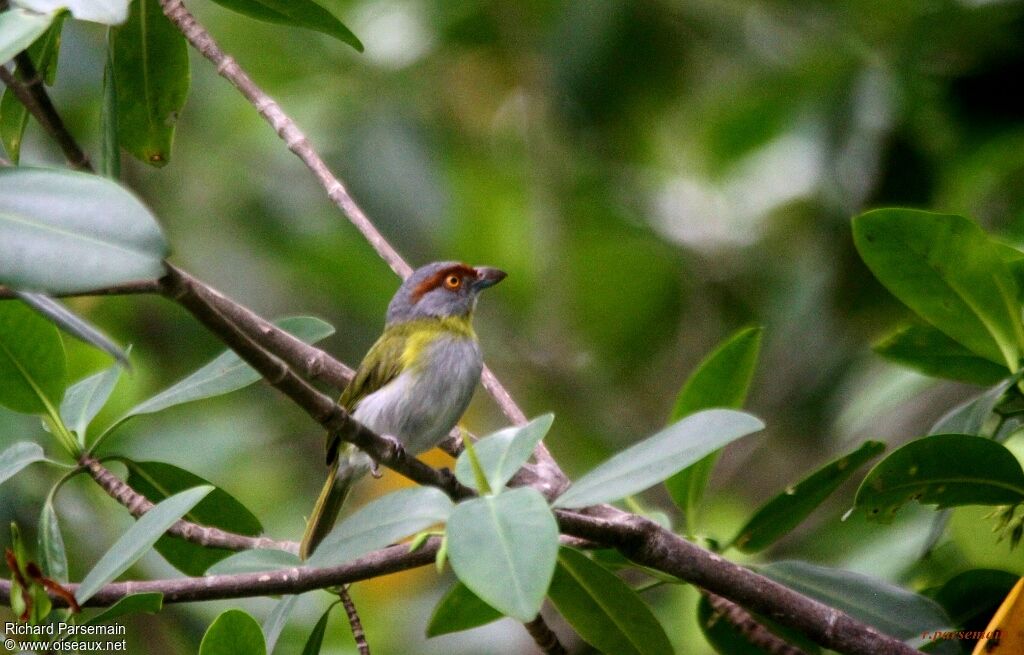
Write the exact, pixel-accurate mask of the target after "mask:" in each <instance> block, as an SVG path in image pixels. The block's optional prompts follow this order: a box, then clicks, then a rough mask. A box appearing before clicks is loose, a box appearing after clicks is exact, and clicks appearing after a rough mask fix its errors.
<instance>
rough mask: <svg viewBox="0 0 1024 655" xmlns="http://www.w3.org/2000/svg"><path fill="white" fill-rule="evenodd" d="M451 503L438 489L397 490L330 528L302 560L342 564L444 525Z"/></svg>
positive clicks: (328, 564)
mask: <svg viewBox="0 0 1024 655" xmlns="http://www.w3.org/2000/svg"><path fill="white" fill-rule="evenodd" d="M451 511H452V501H451V499H449V498H448V496H446V495H445V494H444V492H443V491H441V490H440V489H435V488H433V487H413V488H410V489H399V490H398V491H395V492H392V493H389V494H388V495H386V496H383V497H381V498H378V499H377V500H374V501H373V502H370V503H367V504H366V505H364V506H363V507H361V508H360V509H359V510H358V511H356V512H355V513H354V514H352V515H351V516H349V517H347V518H345V519H344V520H343V521H341V522H340V523H338V525H336V526H334V529H333V530H331V531H330V532H329V533H328V534H327V536H326V537H324V540H323V543H321V544H320V545H319V546H317V549H316V551H315V552H314V553H313V554H312V555H310V556H309V559H307V560H306V564H307V565H308V566H315V567H322V566H336V565H338V564H344V563H345V562H348V561H351V560H354V559H356V558H357V557H360V556H362V555H365V554H366V553H369V552H370V551H373V550H376V549H378V548H383V547H384V546H388V545H390V544H393V543H395V542H396V541H398V540H399V539H403V538H405V537H408V536H409V535H411V534H416V533H417V532H419V531H420V530H424V529H426V528H428V527H430V526H432V525H435V524H437V523H442V522H444V521H445V520H446V519H447V518H448V515H449V514H450V513H451Z"/></svg>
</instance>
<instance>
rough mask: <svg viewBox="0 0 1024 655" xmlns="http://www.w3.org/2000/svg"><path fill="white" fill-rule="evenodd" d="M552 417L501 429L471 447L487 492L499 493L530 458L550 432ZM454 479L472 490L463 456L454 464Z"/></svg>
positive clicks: (470, 473)
mask: <svg viewBox="0 0 1024 655" xmlns="http://www.w3.org/2000/svg"><path fill="white" fill-rule="evenodd" d="M554 420H555V415H554V414H545V415H543V416H538V417H537V418H535V419H533V420H532V421H530V422H529V423H527V424H526V425H521V426H515V427H510V428H505V429H504V430H498V431H497V432H495V433H494V434H490V435H488V436H486V437H484V438H482V439H480V441H478V442H477V443H476V444H474V448H476V456H477V459H479V460H480V467H481V468H482V469H483V471H484V475H485V476H486V477H487V484H488V485H489V486H490V488H491V490H492V491H494V492H495V493H497V492H498V491H500V490H501V489H502V488H503V487H504V486H505V484H506V483H508V481H509V480H511V479H512V476H513V475H515V474H516V471H518V470H519V469H520V468H521V467H522V465H523V464H525V463H526V460H528V459H530V455H532V454H533V448H534V446H536V445H537V444H538V443H540V440H541V439H543V438H544V435H546V434H547V433H548V430H550V429H551V423H552V421H554ZM455 477H457V478H458V479H459V482H461V483H462V484H464V485H466V486H468V487H473V488H474V489H476V478H475V476H474V475H473V468H472V466H471V464H470V461H469V457H468V455H466V453H465V452H463V453H462V455H460V456H459V459H458V461H456V462H455Z"/></svg>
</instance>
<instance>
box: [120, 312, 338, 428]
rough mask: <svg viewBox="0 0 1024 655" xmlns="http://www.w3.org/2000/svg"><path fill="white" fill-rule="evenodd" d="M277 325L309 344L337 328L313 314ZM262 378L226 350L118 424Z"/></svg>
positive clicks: (144, 403) (125, 416)
mask: <svg viewBox="0 0 1024 655" xmlns="http://www.w3.org/2000/svg"><path fill="white" fill-rule="evenodd" d="M274 325H277V326H278V327H279V328H281V329H282V330H284V331H285V332H288V333H290V334H291V335H292V336H294V337H296V338H298V339H301V340H303V341H305V342H306V343H316V342H317V341H320V340H321V339H325V338H327V337H329V336H330V335H332V334H334V328H333V327H332V326H331V325H330V324H329V323H327V322H325V321H322V320H320V319H319V318H314V317H312V316H292V317H288V318H283V319H280V320H278V321H274ZM259 379H260V374H259V373H257V372H256V370H255V369H253V368H252V367H251V366H249V365H248V364H246V363H245V362H244V361H242V359H241V358H240V357H239V356H238V355H237V354H236V353H235V351H233V350H226V351H224V352H222V353H221V354H220V355H218V356H217V357H216V358H215V359H214V360H213V361H211V362H210V363H209V364H206V365H205V366H203V367H202V368H200V369H199V370H198V371H196V372H195V373H192V374H191V375H189V376H188V377H186V378H184V379H182V380H181V381H179V382H177V383H175V384H173V385H172V386H170V387H169V388H167V389H164V390H163V391H161V392H160V393H158V394H157V395H155V396H153V397H152V398H149V399H148V400H144V401H142V402H141V403H139V404H138V405H136V406H135V407H133V408H131V409H130V410H128V412H127V413H126V414H125V415H124V416H122V417H121V418H120V419H118V421H117V423H116V424H115V425H118V424H120V423H122V422H123V421H125V420H126V419H127V418H129V417H131V416H138V415H139V414H153V413H155V412H159V411H162V410H165V409H167V408H168V407H174V406H175V405H181V404H183V403H190V402H193V401H196V400H203V399H206V398H212V397H214V396H220V395H223V394H226V393H230V392H232V391H237V390H238V389H242V388H244V387H246V386H248V385H250V384H252V383H254V382H256V381H257V380H259ZM113 427H114V426H111V428H109V429H108V430H107V431H108V432H109V431H110V430H111V429H113Z"/></svg>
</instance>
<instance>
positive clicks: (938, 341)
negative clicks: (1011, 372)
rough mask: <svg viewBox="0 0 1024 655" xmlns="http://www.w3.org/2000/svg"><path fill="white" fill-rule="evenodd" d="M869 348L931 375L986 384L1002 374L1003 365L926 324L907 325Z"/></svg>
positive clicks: (1004, 374) (1004, 370) (1001, 377)
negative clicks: (980, 355)
mask: <svg viewBox="0 0 1024 655" xmlns="http://www.w3.org/2000/svg"><path fill="white" fill-rule="evenodd" d="M872 349H873V350H874V351H875V352H876V353H878V354H879V355H881V356H882V357H885V358H886V359H888V360H891V361H894V362H896V363H898V364H902V365H903V366H906V367H908V368H912V369H914V370H915V371H919V372H921V373H924V374H925V375H930V376H932V377H939V378H947V379H950V380H961V381H963V382H970V383H972V384H980V385H983V386H989V385H992V384H995V383H996V382H999V381H1000V380H1002V379H1003V378H1005V377H1006V367H1005V366H1000V365H999V364H996V363H994V362H991V361H989V360H987V359H985V358H984V357H979V356H977V355H975V354H974V353H973V352H971V351H970V350H968V349H967V348H965V347H963V346H961V345H960V344H959V343H957V342H956V341H953V340H952V339H950V338H949V337H947V336H946V335H945V334H943V333H942V332H940V331H939V330H937V329H935V328H933V327H932V326H930V325H909V326H907V327H904V328H901V329H899V330H897V331H896V332H894V333H893V334H891V335H889V336H888V337H886V338H884V339H882V340H881V341H879V342H878V343H876V344H875V345H874V346H873V347H872Z"/></svg>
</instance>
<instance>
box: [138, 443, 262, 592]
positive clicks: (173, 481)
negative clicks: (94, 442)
mask: <svg viewBox="0 0 1024 655" xmlns="http://www.w3.org/2000/svg"><path fill="white" fill-rule="evenodd" d="M126 463H127V465H128V484H129V485H130V486H131V487H133V488H134V489H135V490H136V491H138V492H139V493H141V494H142V495H143V496H145V497H146V498H149V499H150V500H151V501H152V502H154V503H158V502H160V501H162V500H164V499H165V498H168V497H170V496H172V495H174V494H176V493H179V492H181V491H184V490H186V489H191V488H193V487H198V486H200V485H208V486H211V487H212V486H213V485H212V484H211V483H210V482H209V481H207V480H204V479H203V478H201V477H199V476H198V475H195V474H194V473H190V472H188V471H186V470H184V469H181V468H178V467H177V466H174V465H172V464H165V463H163V462H133V461H129V462H126ZM186 518H187V519H188V520H189V521H192V522H193V523H199V524H200V525H208V526H211V527H215V528H220V529H222V530H226V531H228V532H234V533H236V534H242V535H247V536H250V537H255V536H257V535H259V534H261V533H262V532H263V526H262V525H260V521H259V519H257V518H256V517H255V516H254V515H253V513H252V512H250V511H249V510H248V509H247V508H246V507H245V505H243V504H242V503H240V502H238V500H236V499H235V498H234V497H233V496H232V495H231V494H229V493H228V492H226V491H224V490H223V489H221V488H219V487H215V488H214V489H213V491H211V492H210V493H209V495H207V496H206V497H205V498H204V499H203V500H202V501H200V502H199V504H197V505H196V506H195V507H193V508H192V509H191V510H190V511H189V512H188V514H187V515H186ZM156 550H157V552H158V553H160V554H161V555H163V557H164V559H166V560H167V561H168V562H169V563H170V564H171V566H173V567H174V568H176V569H178V570H179V571H181V572H182V573H185V574H186V575H191V576H199V575H202V574H203V573H205V572H206V569H208V568H209V567H210V566H212V565H213V564H215V563H216V562H219V561H220V560H222V559H224V558H225V557H229V556H230V555H231V554H232V553H233V551H230V550H224V549H222V548H212V547H206V546H200V545H199V544H196V543H192V542H191V541H185V540H184V539H181V538H178V537H174V536H171V535H165V536H163V537H161V538H160V539H159V540H158V541H157V542H156Z"/></svg>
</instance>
